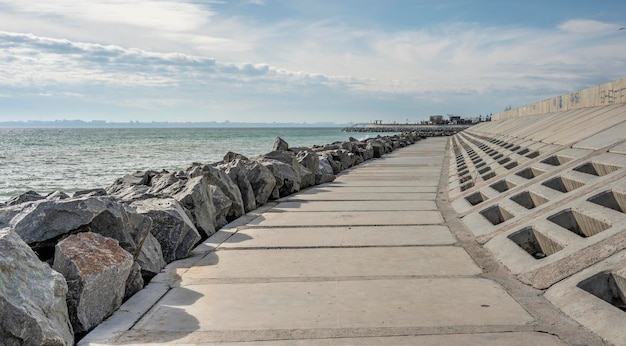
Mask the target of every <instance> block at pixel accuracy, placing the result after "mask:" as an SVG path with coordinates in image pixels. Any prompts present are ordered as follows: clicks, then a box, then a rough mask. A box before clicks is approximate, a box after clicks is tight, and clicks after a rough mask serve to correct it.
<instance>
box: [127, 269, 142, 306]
mask: <svg viewBox="0 0 626 346" xmlns="http://www.w3.org/2000/svg"><path fill="white" fill-rule="evenodd" d="M142 288H143V276H142V275H141V267H140V266H139V264H138V263H137V262H135V263H133V265H132V267H131V268H130V273H129V274H128V278H127V279H126V285H125V288H124V300H126V299H128V298H130V297H132V296H133V294H135V293H137V292H139V290H141V289H142Z"/></svg>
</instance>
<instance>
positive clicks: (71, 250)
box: [53, 232, 133, 333]
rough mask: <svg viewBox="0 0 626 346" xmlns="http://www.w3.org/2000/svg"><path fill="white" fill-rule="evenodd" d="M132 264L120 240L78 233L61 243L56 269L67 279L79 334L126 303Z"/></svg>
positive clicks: (74, 325) (68, 296)
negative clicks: (124, 300) (126, 291)
mask: <svg viewBox="0 0 626 346" xmlns="http://www.w3.org/2000/svg"><path fill="white" fill-rule="evenodd" d="M132 265H133V256H132V255H131V254H130V253H128V252H127V251H126V250H124V249H122V248H121V247H120V245H119V243H118V241H117V240H115V239H111V238H106V237H103V236H101V235H99V234H96V233H91V232H86V233H78V234H74V235H71V236H69V237H67V238H66V239H64V240H63V241H61V242H59V243H58V244H57V246H56V248H55V255H54V265H53V269H54V270H56V271H58V272H59V273H61V274H63V276H64V277H65V280H67V284H68V287H69V293H68V295H67V307H68V310H69V314H70V321H71V322H72V326H73V328H74V332H75V333H82V332H85V331H88V330H90V329H91V328H93V327H95V326H96V325H97V324H99V323H100V322H102V321H103V320H104V319H105V318H107V317H108V316H109V315H111V314H112V313H113V311H115V310H116V309H117V308H118V307H119V306H120V305H121V304H122V299H123V298H124V291H125V287H126V279H127V278H128V275H129V273H130V270H131V267H132Z"/></svg>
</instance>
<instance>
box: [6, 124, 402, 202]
mask: <svg viewBox="0 0 626 346" xmlns="http://www.w3.org/2000/svg"><path fill="white" fill-rule="evenodd" d="M390 134H391V133H382V135H390ZM378 135H379V133H348V132H342V129H341V128H290V127H285V128H266V127H264V128H0V202H5V201H6V200H8V199H10V198H11V197H13V196H17V195H19V194H21V193H24V192H26V191H31V190H32V191H35V192H37V193H39V194H42V195H44V196H45V195H46V194H48V193H50V192H53V191H57V190H60V191H63V192H65V193H68V194H70V195H71V193H73V192H75V191H79V190H85V189H93V188H101V187H102V188H104V187H107V186H109V185H111V184H112V183H113V182H114V181H115V179H117V178H119V177H122V176H124V175H127V174H130V173H134V172H136V171H146V170H156V171H161V170H167V171H177V170H184V169H186V168H187V167H189V166H190V165H191V164H192V163H194V162H200V163H205V164H208V163H213V162H217V161H221V160H222V159H223V157H224V155H225V154H226V153H227V152H229V151H232V152H235V153H239V154H243V155H245V156H248V157H254V156H257V155H261V154H265V153H268V152H270V151H271V150H272V147H273V145H274V140H275V139H276V137H281V138H282V139H284V140H285V141H287V143H289V146H291V147H301V146H306V147H311V146H313V145H315V144H319V145H323V144H328V143H332V142H335V141H346V140H348V138H349V137H350V136H352V137H355V138H357V139H366V138H370V137H376V136H378Z"/></svg>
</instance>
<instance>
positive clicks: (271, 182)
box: [241, 160, 276, 206]
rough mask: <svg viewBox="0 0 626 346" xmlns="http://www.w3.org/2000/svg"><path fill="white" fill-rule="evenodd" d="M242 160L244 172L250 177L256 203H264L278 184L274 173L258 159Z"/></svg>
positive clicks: (259, 204)
mask: <svg viewBox="0 0 626 346" xmlns="http://www.w3.org/2000/svg"><path fill="white" fill-rule="evenodd" d="M241 162H242V167H243V169H244V174H245V175H246V178H248V181H249V182H250V186H251V187H252V191H253V192H254V199H255V201H256V205H257V206H261V205H264V204H265V203H267V201H268V200H269V198H270V196H271V195H272V191H274V187H275V186H276V178H274V174H272V172H271V171H270V170H269V169H268V168H267V167H265V166H263V165H262V164H260V163H259V162H257V161H251V160H246V161H241Z"/></svg>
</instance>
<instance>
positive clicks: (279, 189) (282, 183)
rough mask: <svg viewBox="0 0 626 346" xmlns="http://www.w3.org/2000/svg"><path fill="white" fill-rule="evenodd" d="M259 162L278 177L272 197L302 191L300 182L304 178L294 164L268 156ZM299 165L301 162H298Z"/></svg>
mask: <svg viewBox="0 0 626 346" xmlns="http://www.w3.org/2000/svg"><path fill="white" fill-rule="evenodd" d="M259 162H260V163H261V164H262V165H263V166H265V167H267V168H268V169H269V170H270V171H271V172H272V174H273V175H274V178H275V179H276V186H275V187H274V191H273V192H272V197H274V198H280V197H284V196H288V195H291V194H292V193H296V192H298V191H300V183H301V181H302V180H301V177H300V174H299V172H296V171H295V170H294V168H293V167H292V166H290V165H288V164H286V163H284V162H281V161H278V160H274V159H267V158H264V159H261V160H259ZM299 166H300V164H298V167H299Z"/></svg>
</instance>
